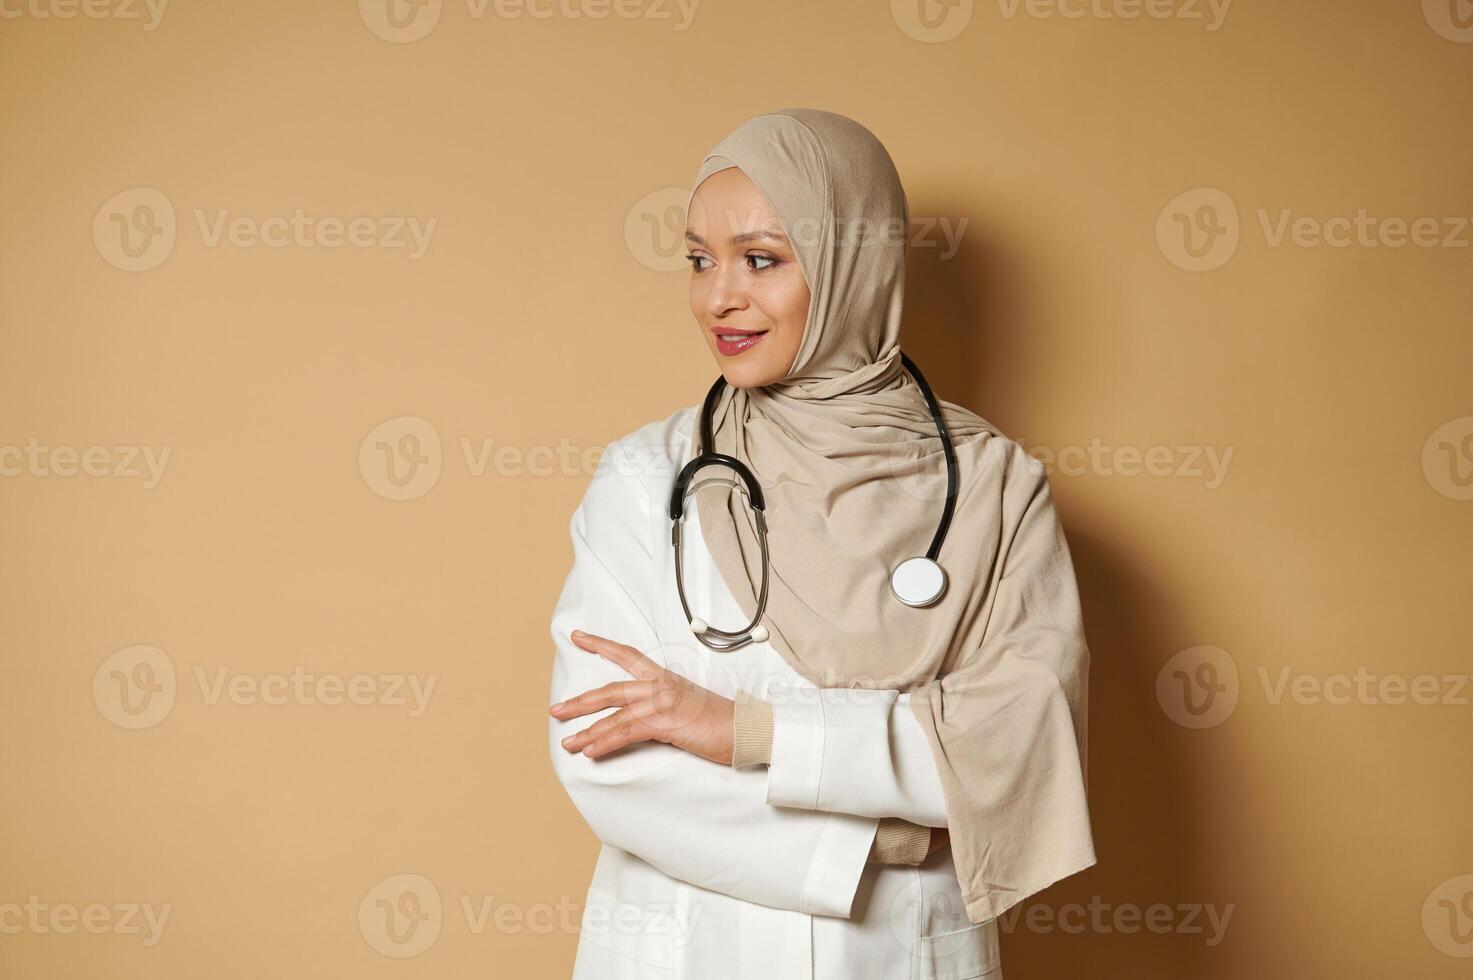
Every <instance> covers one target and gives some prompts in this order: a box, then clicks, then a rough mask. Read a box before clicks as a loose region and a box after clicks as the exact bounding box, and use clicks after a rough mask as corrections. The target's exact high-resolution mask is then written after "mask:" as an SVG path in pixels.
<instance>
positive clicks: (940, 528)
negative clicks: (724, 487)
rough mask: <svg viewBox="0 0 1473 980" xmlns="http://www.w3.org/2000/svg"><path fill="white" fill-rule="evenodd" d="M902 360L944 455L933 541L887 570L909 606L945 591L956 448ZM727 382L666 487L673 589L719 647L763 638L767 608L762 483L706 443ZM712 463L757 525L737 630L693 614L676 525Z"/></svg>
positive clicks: (916, 371)
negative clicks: (726, 475) (755, 555)
mask: <svg viewBox="0 0 1473 980" xmlns="http://www.w3.org/2000/svg"><path fill="white" fill-rule="evenodd" d="M900 363H901V364H903V365H904V366H905V369H906V370H907V371H909V372H910V373H911V376H912V377H914V378H915V379H916V384H918V385H920V388H921V394H923V395H925V397H926V405H927V406H928V407H929V408H930V410H931V420H932V421H933V422H935V423H936V431H937V432H938V433H940V435H941V446H942V449H943V450H944V452H945V455H946V505H945V507H943V508H942V511H941V522H940V523H939V524H938V525H937V526H936V534H935V536H934V537H932V539H931V547H930V548H928V549H927V550H926V553H925V555H924V556H917V557H915V558H907V559H906V560H905V561H903V562H901V563H900V564H899V565H896V566H895V569H894V571H892V572H891V573H890V591H891V592H892V593H893V594H894V596H895V598H897V599H899V600H900V601H901V602H903V603H905V604H906V605H907V606H915V607H916V608H924V607H926V606H930V605H933V604H934V603H935V602H936V601H937V600H938V599H940V598H941V596H942V594H943V593H944V592H945V591H946V572H945V571H944V570H943V569H942V568H941V566H940V565H939V564H937V562H936V556H937V555H939V554H941V543H942V542H943V541H945V540H946V531H947V528H949V527H950V526H951V515H952V512H953V511H954V510H955V509H956V492H957V476H956V451H955V450H954V449H953V448H952V445H951V433H950V432H949V431H948V430H947V428H946V420H945V419H944V418H942V416H941V406H940V405H938V404H937V403H936V396H935V395H933V394H932V393H931V386H930V385H928V384H926V378H925V375H923V374H921V369H920V368H918V367H916V366H915V362H914V361H912V360H911V359H910V358H909V357H907V356H906V355H905V353H904V352H903V351H902V352H901V354H900ZM725 385H726V379H725V378H722V377H718V378H717V379H716V382H715V383H714V384H712V385H711V390H710V391H708V392H707V393H706V401H705V403H704V404H703V405H702V406H701V452H700V453H699V455H697V456H696V458H695V459H692V460H691V461H690V462H689V463H686V464H685V466H684V468H682V469H681V471H680V475H679V476H677V477H676V478H675V486H674V488H673V489H672V490H671V491H670V521H671V529H670V543H671V544H672V545H674V547H675V590H676V592H678V593H679V594H680V608H681V609H683V610H684V611H685V618H686V620H687V621H688V622H689V623H690V628H691V632H692V633H694V634H695V635H696V636H697V637H698V638H699V639H700V641H701V642H702V643H704V644H706V646H708V647H710V648H711V649H712V650H716V651H718V652H725V651H730V650H736V649H739V648H740V647H744V646H746V645H747V644H748V643H753V642H756V643H761V642H762V641H764V640H766V639H767V636H768V632H767V627H766V626H763V625H762V614H763V613H764V612H765V611H766V610H767V575H768V555H767V518H766V517H765V516H764V514H763V511H764V510H765V509H766V503H765V501H764V500H763V497H762V487H761V486H759V485H758V483H757V478H756V477H754V476H753V475H752V471H751V470H749V469H747V466H746V464H745V463H743V462H742V461H741V460H739V459H737V458H735V457H733V456H728V455H726V454H725V453H713V452H710V451H709V449H708V447H709V446H711V445H712V444H713V442H714V441H715V440H713V439H712V437H711V415H712V412H713V411H714V410H715V408H716V401H717V398H718V397H719V396H720V395H721V389H722V388H723V387H725ZM712 465H720V466H726V467H730V468H731V469H733V470H735V471H736V474H737V476H739V477H740V478H741V483H740V484H739V485H738V486H739V489H741V491H742V493H743V494H744V495H745V496H746V498H747V505H748V506H749V507H750V508H751V511H752V515H753V518H754V520H755V523H756V525H757V541H758V543H759V544H760V545H761V547H762V587H761V589H760V590H759V592H758V594H757V611H756V612H755V613H754V614H753V615H752V621H751V622H750V623H748V624H747V625H746V626H743V627H742V628H741V629H739V630H722V629H717V628H716V627H714V626H712V625H711V624H710V623H708V622H706V621H705V620H704V619H700V618H699V617H696V616H692V615H691V612H690V604H689V603H688V602H686V599H685V571H684V568H683V565H682V562H681V548H680V529H681V526H682V523H683V522H682V520H681V518H682V517H683V516H684V514H685V495H686V493H687V492H688V490H689V487H690V482H691V479H692V477H694V475H695V473H696V471H697V470H699V469H701V468H702V467H704V466H712Z"/></svg>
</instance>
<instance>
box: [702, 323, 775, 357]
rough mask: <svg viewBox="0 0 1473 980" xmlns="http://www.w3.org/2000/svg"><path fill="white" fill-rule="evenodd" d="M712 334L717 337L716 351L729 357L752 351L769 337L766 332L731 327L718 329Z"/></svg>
mask: <svg viewBox="0 0 1473 980" xmlns="http://www.w3.org/2000/svg"><path fill="white" fill-rule="evenodd" d="M711 332H712V333H713V334H715V335H716V349H717V350H718V351H720V352H721V353H722V354H724V355H726V356H727V357H733V356H735V355H737V354H740V353H741V352H742V351H747V350H751V349H752V348H753V347H755V346H757V344H759V343H761V342H762V338H763V337H766V336H767V331H766V330H737V329H735V328H731V327H726V328H717V329H714V330H712V331H711ZM728 338H730V339H728Z"/></svg>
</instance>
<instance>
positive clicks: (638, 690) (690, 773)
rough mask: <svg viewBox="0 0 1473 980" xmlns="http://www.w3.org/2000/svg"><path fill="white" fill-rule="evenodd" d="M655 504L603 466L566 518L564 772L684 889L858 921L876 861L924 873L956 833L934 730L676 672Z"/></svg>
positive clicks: (878, 701) (557, 721) (615, 835)
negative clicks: (661, 625) (928, 858)
mask: <svg viewBox="0 0 1473 980" xmlns="http://www.w3.org/2000/svg"><path fill="white" fill-rule="evenodd" d="M605 458H606V459H607V458H609V454H606V456H605ZM647 506H648V501H647V500H646V499H644V498H643V488H642V487H641V486H639V484H638V483H637V482H636V481H634V480H633V479H631V478H629V477H627V476H625V475H623V474H620V473H618V472H617V471H616V470H615V469H613V468H610V467H601V468H600V470H599V472H598V473H597V474H596V475H595V476H594V478H593V480H592V481H591V483H590V486H589V489H588V492H587V494H586V495H585V497H584V499H583V501H582V502H581V503H580V505H579V507H578V509H577V510H576V511H575V512H574V514H573V517H572V520H571V521H570V523H569V530H570V532H571V537H572V543H573V551H574V563H573V568H572V570H571V571H570V573H569V575H568V577H567V580H566V581H565V583H564V586H563V591H562V593H561V595H560V596H559V599H558V602H557V606H556V608H555V610H554V613H553V619H552V637H553V641H554V644H555V647H556V656H555V660H554V667H553V679H552V696H553V698H554V699H555V700H557V701H558V704H555V705H554V706H553V707H552V708H550V709H549V714H550V715H551V716H552V721H551V722H550V725H549V750H550V753H551V756H552V760H553V767H554V769H555V770H556V772H557V775H558V777H559V779H560V781H561V782H562V784H563V785H564V787H565V788H566V790H567V792H568V794H569V796H570V797H571V798H572V800H573V802H574V804H575V806H577V808H578V809H579V811H580V813H582V815H583V817H584V819H585V820H586V821H587V822H588V824H589V826H590V827H591V828H592V829H593V830H594V832H595V834H597V836H598V837H599V838H600V839H601V840H603V841H604V842H606V843H608V844H610V845H612V846H615V847H619V848H622V849H624V850H626V851H629V852H630V853H633V854H635V855H637V856H639V857H640V858H642V859H643V860H645V861H647V862H648V863H650V864H652V865H654V866H655V867H657V868H660V869H661V870H662V871H664V872H665V873H667V874H669V875H671V876H672V877H675V878H679V879H681V880H684V881H688V882H691V883H692V884H696V885H698V886H701V887H705V888H710V889H713V890H716V891H720V892H723V893H725V894H730V895H733V896H735V897H738V898H742V899H746V900H749V901H755V902H759V903H761V904H765V905H770V906H774V907H778V908H791V909H797V910H800V911H808V912H813V913H815V914H826V915H837V916H841V917H847V916H848V914H849V908H850V904H851V902H852V899H853V895H854V892H855V888H856V886H857V884H858V879H859V875H860V873H861V872H862V871H863V866H864V864H865V863H866V861H867V860H875V859H878V860H881V861H898V862H901V863H917V862H918V861H919V860H920V859H921V858H923V857H924V856H925V854H926V848H924V847H922V845H923V844H925V845H930V843H931V839H932V834H931V831H930V828H933V827H936V828H939V827H944V826H945V824H946V818H945V807H944V802H943V799H942V795H941V788H940V781H939V776H938V774H937V773H936V771H935V767H934V764H933V763H932V762H931V759H930V749H929V747H928V746H927V744H926V742H925V738H924V735H923V733H922V732H921V731H920V727H919V725H918V724H916V723H915V721H914V719H913V718H911V717H910V716H909V715H910V713H909V710H908V708H907V707H906V706H905V705H904V704H903V702H902V700H901V699H902V698H904V695H902V694H900V693H899V692H896V691H871V692H867V693H868V694H870V695H874V697H873V698H871V699H870V700H869V702H868V703H865V704H853V703H847V699H846V701H837V700H832V699H831V697H830V696H831V695H833V694H834V693H835V692H828V691H816V692H812V693H814V694H816V695H817V696H816V697H815V698H812V699H811V701H812V703H803V702H802V701H800V700H799V699H797V698H794V699H791V700H790V701H789V700H784V701H781V702H776V703H772V704H770V706H768V707H767V708H764V707H763V705H767V704H768V703H767V702H757V703H754V702H755V699H752V698H750V696H748V695H746V694H745V693H744V692H741V693H738V696H737V700H736V701H733V700H731V699H728V698H724V697H721V696H720V695H717V694H715V693H714V692H712V691H709V690H706V689H704V688H701V687H699V686H698V685H695V684H693V683H692V682H690V681H689V680H687V679H686V678H684V677H683V676H681V675H679V674H678V673H675V672H672V671H670V670H669V669H668V666H669V665H668V664H667V663H665V662H664V660H663V656H662V654H661V652H660V649H661V648H660V644H659V640H658V634H657V633H656V631H655V629H654V626H653V622H652V617H651V616H650V614H649V610H648V609H647V608H646V607H645V605H644V604H643V602H642V599H641V598H640V597H647V596H649V595H651V594H652V588H653V562H652V556H651V554H650V551H649V542H648V541H647V540H646V539H645V536H644V534H643V526H644V523H643V522H644V515H645V514H646V513H647V510H646V508H647ZM575 629H576V630H586V631H588V632H587V634H584V635H580V636H579V637H577V638H575V637H574V636H573V635H572V634H573V631H574V630H575ZM612 637H619V638H620V639H621V640H625V641H627V642H618V641H616V640H614V639H611V638H612ZM636 644H637V645H638V646H636ZM639 647H643V649H645V650H649V651H650V654H649V655H646V654H645V653H641V652H640V649H639ZM838 693H842V694H847V695H852V694H853V692H852V691H844V692H838ZM739 705H741V706H742V707H739ZM897 708H898V709H899V710H896V709H897ZM609 709H613V710H612V711H611V712H610V711H609ZM753 709H755V710H753ZM769 710H770V712H771V721H772V725H771V726H770V729H769V728H767V727H766V725H765V722H766V711H769ZM600 712H609V713H606V714H603V715H602V716H601V717H598V718H597V719H596V720H595V721H594V722H593V723H592V724H585V723H581V722H577V719H579V718H581V717H583V716H584V715H597V714H599V713H600ZM575 722H577V723H575ZM906 723H909V727H907V724H906ZM769 730H770V732H771V740H770V742H769V740H768V739H767V737H766V733H767V732H768V731H769ZM739 743H740V744H741V746H742V748H743V752H744V753H745V754H743V755H741V756H738V755H737V746H738V744H739ZM615 749H622V751H619V752H617V753H616V752H615ZM764 755H765V756H766V761H767V763H768V768H767V769H766V770H765V771H764V770H763V769H762V765H761V763H762V757H763V756H764ZM938 836H939V835H938ZM938 843H939V842H938Z"/></svg>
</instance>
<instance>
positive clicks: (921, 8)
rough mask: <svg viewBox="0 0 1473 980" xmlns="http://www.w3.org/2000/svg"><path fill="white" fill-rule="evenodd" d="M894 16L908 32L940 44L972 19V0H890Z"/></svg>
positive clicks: (958, 32)
mask: <svg viewBox="0 0 1473 980" xmlns="http://www.w3.org/2000/svg"><path fill="white" fill-rule="evenodd" d="M890 16H891V18H893V19H894V21H895V26H896V27H899V28H900V29H901V30H902V31H904V32H905V33H906V34H907V35H908V36H910V37H912V38H914V39H915V40H917V41H924V42H925V43H927V44H939V43H940V42H942V41H950V40H951V39H952V38H954V37H956V36H957V35H958V34H960V33H961V32H962V31H964V30H966V28H967V25H968V24H970V23H971V22H972V0H890Z"/></svg>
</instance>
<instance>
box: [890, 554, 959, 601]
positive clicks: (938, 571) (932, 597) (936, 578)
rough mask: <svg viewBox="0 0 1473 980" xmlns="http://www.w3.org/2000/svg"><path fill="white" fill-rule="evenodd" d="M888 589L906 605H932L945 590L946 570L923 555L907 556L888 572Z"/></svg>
mask: <svg viewBox="0 0 1473 980" xmlns="http://www.w3.org/2000/svg"><path fill="white" fill-rule="evenodd" d="M890 591H891V592H894V593H895V598H897V599H899V600H900V601H901V602H903V603H905V604H906V605H907V606H916V607H917V608H923V607H925V606H929V605H932V604H933V603H935V602H936V600H938V599H940V598H941V596H942V594H943V593H944V592H945V591H946V572H944V571H943V570H942V568H941V566H940V565H938V564H936V563H935V562H934V561H932V560H931V559H929V558H926V557H924V556H920V557H916V558H907V559H906V560H905V561H903V562H901V563H900V564H899V565H896V566H895V571H893V572H891V573H890Z"/></svg>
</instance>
